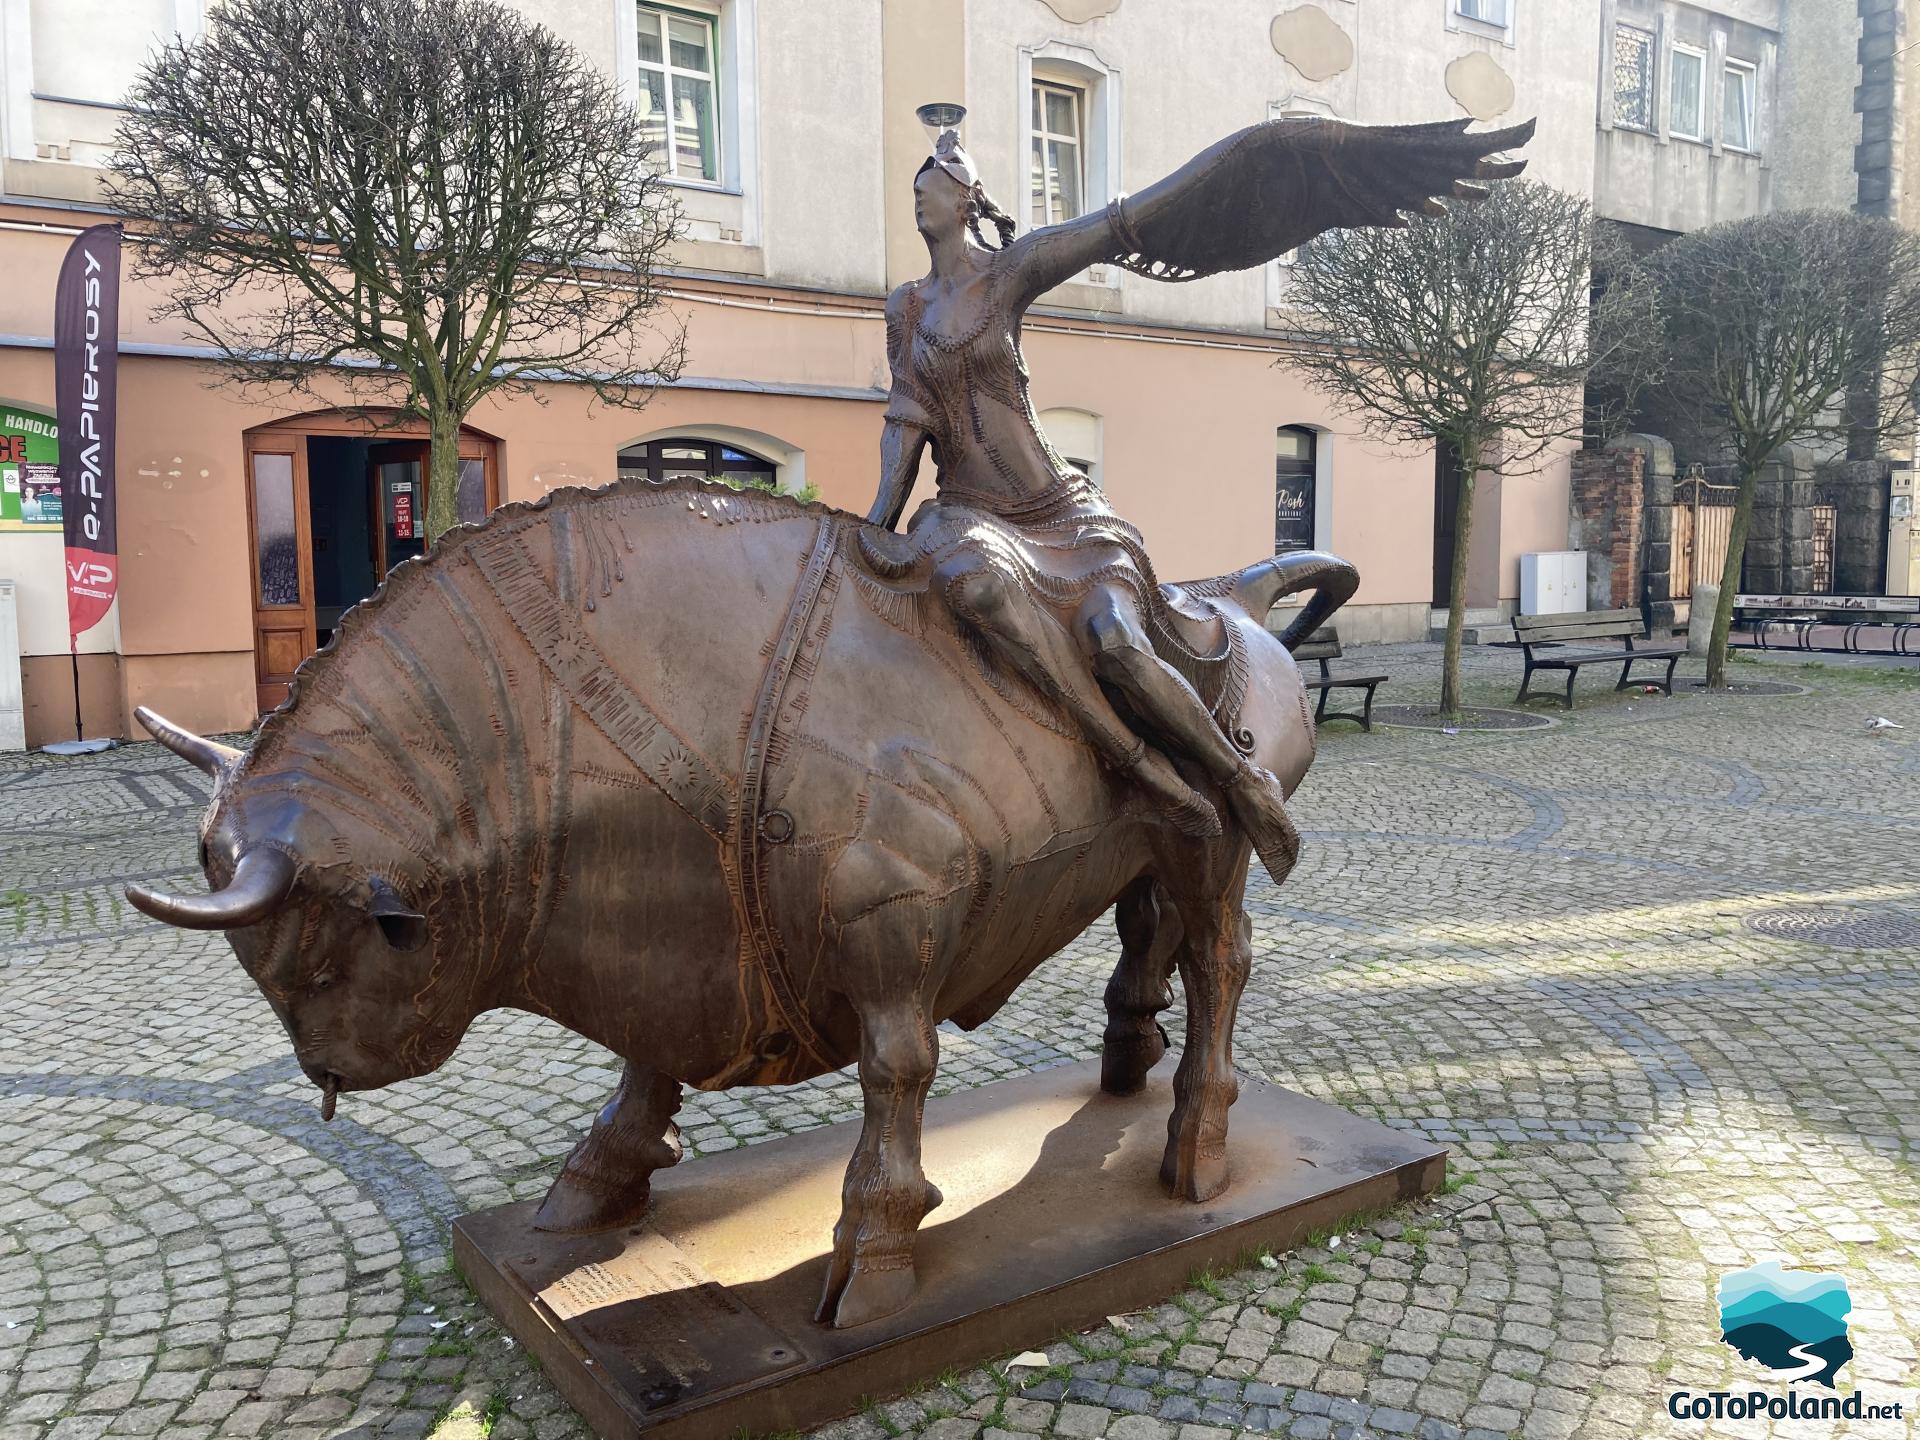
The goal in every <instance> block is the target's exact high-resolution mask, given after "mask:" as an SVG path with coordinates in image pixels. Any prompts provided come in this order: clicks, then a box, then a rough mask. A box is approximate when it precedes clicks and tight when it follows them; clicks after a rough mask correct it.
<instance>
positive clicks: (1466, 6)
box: [1453, 0, 1508, 26]
mask: <svg viewBox="0 0 1920 1440" xmlns="http://www.w3.org/2000/svg"><path fill="white" fill-rule="evenodd" d="M1507 4H1508V0H1453V13H1454V14H1456V15H1458V16H1459V17H1460V18H1461V19H1462V20H1478V21H1480V22H1481V23H1483V24H1486V25H1501V26H1504V25H1505V24H1506V23H1507Z"/></svg>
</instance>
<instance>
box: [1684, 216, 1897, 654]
mask: <svg viewBox="0 0 1920 1440" xmlns="http://www.w3.org/2000/svg"><path fill="white" fill-rule="evenodd" d="M1650 266H1651V269H1652V271H1653V275H1654V279H1655V281H1656V283H1657V284H1658V287H1659V294H1660V308H1661V311H1662V314H1663V318H1664V332H1665V339H1666V346H1667V352H1668V362H1667V376H1666V383H1665V385H1664V386H1663V387H1662V393H1661V395H1660V397H1659V398H1660V400H1661V402H1662V409H1663V410H1664V411H1665V412H1666V413H1668V414H1670V415H1672V416H1673V417H1675V418H1676V419H1678V420H1679V421H1680V422H1681V424H1682V425H1683V427H1684V428H1685V430H1686V432H1687V433H1688V434H1689V438H1690V439H1691V440H1692V441H1693V442H1694V443H1695V444H1699V445H1703V446H1705V447H1707V448H1709V449H1710V450H1712V451H1713V452H1716V453H1718V454H1720V455H1722V456H1724V457H1726V458H1729V459H1731V460H1732V462H1733V464H1734V466H1735V469H1736V470H1737V472H1738V474H1739V477H1740V495H1739V499H1738V500H1737V501H1736V502H1735V506H1734V512H1733V523H1732V525H1731V527H1730V532H1729V534H1728V537H1727V553H1726V556H1725V558H1724V561H1723V563H1722V566H1721V571H1720V597H1719V603H1718V605H1717V606H1716V607H1715V609H1714V614H1713V639H1712V643H1711V646H1710V647H1709V649H1708V651H1707V684H1708V686H1709V687H1712V688H1716V689H1717V688H1720V687H1722V686H1724V685H1725V684H1726V667H1727V635H1728V632H1729V630H1731V628H1732V625H1733V608H1734V596H1735V594H1736V593H1737V592H1738V590H1739V589H1740V572H1741V568H1742V566H1743V564H1744V562H1745V560H1746V551H1747V526H1748V523H1749V521H1750V519H1751V517H1752V514H1753V492H1754V485H1755V481H1756V479H1757V477H1758V476H1759V474H1760V472H1761V470H1763V469H1764V468H1765V467H1766V466H1767V464H1768V463H1769V462H1771V461H1772V460H1773V459H1774V458H1775V457H1776V456H1777V455H1778V454H1779V452H1780V449H1781V447H1782V446H1784V445H1786V444H1788V443H1789V442H1792V441H1808V440H1815V439H1819V438H1822V437H1824V438H1827V439H1829V440H1832V441H1833V442H1835V443H1836V445H1837V444H1838V443H1839V442H1842V441H1850V442H1851V443H1852V444H1853V445H1855V446H1856V447H1860V446H1863V445H1864V446H1866V447H1868V448H1867V453H1871V446H1872V445H1873V443H1874V442H1875V440H1877V439H1878V438H1879V437H1881V436H1884V435H1886V434H1887V432H1889V431H1891V430H1895V429H1898V428H1901V427H1904V426H1907V425H1910V424H1911V423H1912V421H1913V418H1914V386H1915V382H1916V379H1920V238H1916V237H1915V236H1914V235H1913V233H1912V232H1911V231H1908V230H1905V229H1903V228H1901V227H1900V226H1898V225H1896V224H1894V223H1893V222H1892V221H1889V220H1881V219H1876V218H1874V217H1872V216H1867V215H1856V214H1851V213H1849V212H1847V211H1844V210H1806V211H1799V212H1785V213H1780V214H1774V215H1763V216H1760V217H1758V218H1755V219H1751V220H1736V221H1732V222H1730V223H1728V224H1725V225H1716V226H1714V227H1712V228H1711V229H1708V230H1699V231H1695V232H1694V233H1693V234H1690V235H1683V236H1681V237H1680V238H1679V239H1677V240H1674V241H1672V242H1671V243H1669V244H1668V245H1666V246H1665V247H1664V248H1663V249H1661V250H1660V251H1658V252H1657V253H1656V254H1655V255H1654V256H1653V258H1652V260H1651V262H1650Z"/></svg>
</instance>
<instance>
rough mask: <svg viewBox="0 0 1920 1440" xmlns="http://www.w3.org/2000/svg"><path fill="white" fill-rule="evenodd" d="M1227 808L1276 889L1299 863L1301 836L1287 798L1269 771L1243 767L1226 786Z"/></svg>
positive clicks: (1253, 766) (1254, 767)
mask: <svg viewBox="0 0 1920 1440" xmlns="http://www.w3.org/2000/svg"><path fill="white" fill-rule="evenodd" d="M1227 804H1228V805H1229V806H1231V807H1232V809H1233V818H1234V819H1235V820H1236V821H1237V822H1238V823H1239V825H1240V828H1241V829H1242V830H1244V831H1246V832H1247V838H1248V839H1249V840H1251V841H1252V842H1253V850H1254V853H1255V854H1256V855H1258V856H1259V857H1260V863H1261V864H1262V865H1264V866H1266V868H1267V874H1269V875H1271V876H1272V877H1273V883H1274V884H1276V885H1278V884H1280V883H1281V882H1282V881H1284V880H1285V879H1286V878H1287V875H1288V874H1289V873H1290V872H1291V871H1292V869H1293V867H1294V864H1295V863H1296V862H1297V861H1298V860H1299V859H1300V832H1299V831H1298V830H1296V829H1295V828H1294V825H1293V820H1292V819H1291V818H1290V817H1289V816H1288V814H1287V800H1286V794H1285V792H1284V791H1282V789H1281V788H1280V781H1279V779H1278V778H1277V777H1276V776H1275V775H1274V774H1273V772H1272V771H1270V770H1262V769H1260V768H1259V767H1258V766H1255V765H1247V766H1243V767H1242V768H1241V770H1240V773H1239V774H1237V775H1235V776H1234V777H1233V779H1231V780H1229V781H1228V782H1227Z"/></svg>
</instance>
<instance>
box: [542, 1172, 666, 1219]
mask: <svg viewBox="0 0 1920 1440" xmlns="http://www.w3.org/2000/svg"><path fill="white" fill-rule="evenodd" d="M652 1192H653V1186H652V1185H651V1184H649V1183H648V1182H647V1181H646V1180H645V1179H641V1180H631V1181H628V1182H626V1183H625V1184H607V1183H605V1182H603V1181H599V1180H595V1179H592V1178H590V1177H588V1176H586V1175H574V1174H570V1173H568V1172H566V1171H562V1172H561V1174H560V1178H559V1179H558V1180H556V1181H554V1182H553V1188H552V1189H551V1190H549V1191H547V1198H546V1199H545V1200H543V1201H541V1202H540V1209H539V1211H538V1213H536V1214H535V1215H534V1217H533V1228H534V1229H536V1230H547V1231H551V1232H553V1233H554V1234H557V1235H587V1234H591V1233H592V1232H594V1231H596V1230H614V1229H617V1228H619V1227H620V1226H622V1225H637V1224H639V1222H640V1220H641V1218H642V1217H644V1216H645V1215H646V1213H647V1204H648V1197H649V1196H650V1195H651V1194H652Z"/></svg>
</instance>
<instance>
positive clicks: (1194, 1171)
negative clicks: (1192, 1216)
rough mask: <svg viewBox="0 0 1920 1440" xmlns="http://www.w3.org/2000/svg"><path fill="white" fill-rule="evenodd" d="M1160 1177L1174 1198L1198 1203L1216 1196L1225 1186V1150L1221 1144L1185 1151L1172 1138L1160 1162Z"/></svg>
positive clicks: (1226, 1177)
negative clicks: (1219, 1146)
mask: <svg viewBox="0 0 1920 1440" xmlns="http://www.w3.org/2000/svg"><path fill="white" fill-rule="evenodd" d="M1160 1179H1161V1181H1162V1183H1164V1184H1165V1185H1166V1187H1167V1189H1168V1190H1170V1191H1171V1192H1172V1193H1173V1197H1174V1199H1176V1200H1187V1201H1191V1202H1192V1203H1193V1204H1195V1205H1199V1204H1202V1203H1204V1202H1205V1201H1208V1200H1212V1199H1215V1198H1216V1197H1218V1196H1219V1195H1221V1194H1222V1193H1223V1192H1225V1190H1226V1188H1227V1183H1228V1179H1229V1177H1228V1174H1227V1152H1226V1150H1225V1148H1224V1147H1222V1148H1219V1149H1213V1148H1208V1149H1202V1150H1196V1151H1194V1152H1193V1153H1191V1154H1188V1153H1185V1152H1184V1150H1183V1148H1182V1146H1181V1145H1180V1143H1179V1142H1178V1141H1175V1142H1174V1143H1172V1144H1170V1145H1168V1146H1167V1154H1166V1158H1165V1159H1164V1160H1162V1161H1161V1162H1160Z"/></svg>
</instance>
